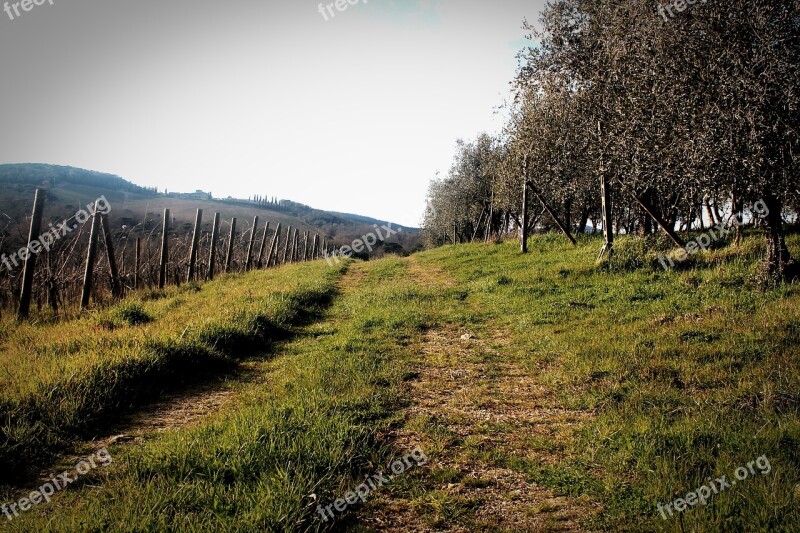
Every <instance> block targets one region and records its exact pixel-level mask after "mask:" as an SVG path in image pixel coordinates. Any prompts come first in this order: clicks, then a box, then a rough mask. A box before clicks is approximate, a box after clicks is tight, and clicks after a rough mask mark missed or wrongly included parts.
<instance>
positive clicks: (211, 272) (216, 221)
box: [206, 213, 219, 281]
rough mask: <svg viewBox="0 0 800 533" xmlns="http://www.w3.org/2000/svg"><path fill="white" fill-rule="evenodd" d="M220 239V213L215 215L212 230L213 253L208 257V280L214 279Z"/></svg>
mask: <svg viewBox="0 0 800 533" xmlns="http://www.w3.org/2000/svg"><path fill="white" fill-rule="evenodd" d="M218 239H219V213H214V227H213V228H212V230H211V252H209V255H208V273H207V274H206V279H207V280H208V281H211V280H212V279H214V261H215V260H216V257H217V240H218Z"/></svg>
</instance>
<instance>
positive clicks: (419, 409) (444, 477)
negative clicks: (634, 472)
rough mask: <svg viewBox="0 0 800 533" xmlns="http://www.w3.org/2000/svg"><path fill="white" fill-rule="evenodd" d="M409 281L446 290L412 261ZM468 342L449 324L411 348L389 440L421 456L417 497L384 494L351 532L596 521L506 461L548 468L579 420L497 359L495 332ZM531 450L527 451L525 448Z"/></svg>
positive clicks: (580, 505) (593, 508) (443, 281)
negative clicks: (404, 405)
mask: <svg viewBox="0 0 800 533" xmlns="http://www.w3.org/2000/svg"><path fill="white" fill-rule="evenodd" d="M409 273H410V274H411V275H412V276H413V278H414V282H416V283H420V284H423V285H428V286H431V284H438V285H439V286H441V287H450V286H453V285H454V284H453V282H452V280H450V279H449V278H448V277H447V275H446V273H445V272H443V271H441V270H440V269H437V268H433V267H431V268H428V267H426V266H423V265H421V264H420V263H418V262H417V261H416V260H415V259H413V258H412V259H411V264H410V267H409ZM484 335H485V336H486V337H488V338H485V339H482V338H477V337H476V336H475V335H474V334H473V333H472V332H469V331H467V330H465V329H463V328H461V327H459V326H458V325H448V326H443V327H441V328H439V329H436V330H432V331H428V332H427V333H426V334H425V335H424V336H423V337H422V339H421V340H420V342H419V343H418V344H417V345H415V346H414V347H413V349H414V350H415V352H416V354H417V356H416V360H415V363H414V364H415V367H416V373H417V375H418V378H417V379H416V380H414V381H412V382H410V383H409V384H408V389H407V394H408V397H409V399H410V400H411V406H410V407H409V408H408V409H407V410H406V412H405V413H404V418H405V423H404V424H403V427H402V428H401V429H398V430H397V431H395V432H394V433H393V434H392V435H390V438H392V439H394V441H395V442H396V443H397V447H398V448H399V449H413V448H414V447H415V446H418V445H421V446H422V448H423V449H424V450H429V451H430V453H429V455H430V456H431V457H432V460H431V463H429V464H428V465H427V466H426V469H427V470H426V474H425V479H424V482H423V483H424V486H425V493H424V494H422V495H413V496H409V495H408V494H405V493H401V491H392V490H391V489H390V490H387V491H384V492H382V493H380V494H378V495H377V496H376V497H375V500H373V501H372V503H371V504H370V505H368V506H367V507H365V508H364V509H363V510H362V511H361V512H360V514H359V517H358V518H359V523H360V526H359V528H358V529H362V528H366V529H369V530H380V531H449V532H461V531H476V530H483V531H485V530H499V531H583V530H584V529H582V525H581V524H582V521H583V520H584V519H586V518H588V517H591V516H592V515H594V514H596V513H598V512H600V508H599V506H597V505H596V504H594V503H592V502H591V501H588V500H582V499H575V498H568V497H560V496H556V495H554V494H553V492H552V491H550V490H548V489H546V488H544V487H541V486H538V485H536V484H533V483H531V482H530V481H529V480H528V479H526V476H525V474H524V473H521V472H520V471H519V469H516V470H514V469H511V468H509V466H508V464H509V463H513V462H514V460H515V459H519V460H521V461H533V462H537V463H538V464H551V465H552V464H557V463H558V462H559V459H560V458H559V457H558V453H557V452H553V451H548V449H550V448H556V449H557V446H555V447H552V446H542V445H536V444H537V443H540V444H541V443H550V444H552V443H557V442H558V441H559V440H561V439H566V438H569V437H570V435H571V433H572V432H573V431H574V430H575V429H576V428H577V427H578V425H579V424H580V423H581V422H582V421H585V420H586V419H587V417H588V416H589V415H588V414H587V413H584V412H579V411H567V410H564V409H560V408H558V407H557V405H558V404H557V401H556V398H555V397H554V396H553V395H552V393H551V392H550V391H548V390H547V389H546V388H544V387H543V386H541V385H540V384H539V383H538V382H537V380H536V379H535V377H534V376H532V375H531V374H530V373H529V372H528V371H527V370H525V369H524V368H522V367H521V366H520V365H519V364H517V363H515V362H513V361H510V360H509V357H507V356H505V355H504V354H503V347H504V346H507V344H508V340H507V339H508V335H506V334H504V332H502V331H491V333H490V334H484ZM532 448H533V449H532Z"/></svg>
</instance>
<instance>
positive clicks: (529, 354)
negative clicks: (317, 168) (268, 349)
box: [0, 236, 800, 532]
mask: <svg viewBox="0 0 800 533" xmlns="http://www.w3.org/2000/svg"><path fill="white" fill-rule="evenodd" d="M630 242H633V243H634V244H635V242H636V241H630ZM596 244H597V243H596V242H595V241H593V240H591V239H590V238H588V237H587V238H585V239H583V240H582V241H581V242H580V243H579V246H578V247H575V248H572V247H567V246H563V245H562V244H561V240H560V239H557V238H556V237H555V236H544V237H541V238H537V239H533V240H532V243H531V255H529V256H525V257H523V256H520V255H519V253H518V251H517V249H516V245H513V244H511V243H509V244H503V245H498V246H483V245H480V246H478V245H475V246H459V247H446V248H443V249H439V250H434V251H430V252H425V253H422V254H418V255H415V256H413V257H411V258H406V259H399V258H387V259H384V260H380V261H373V262H369V263H357V262H349V263H348V265H347V267H346V272H344V273H343V272H342V271H338V270H337V271H333V270H329V269H328V268H327V267H326V266H325V265H324V263H320V264H316V265H315V264H310V265H307V266H303V267H302V268H298V269H287V270H281V269H276V270H273V271H271V272H270V273H269V274H263V275H260V276H263V277H259V278H256V279H260V280H262V281H263V285H262V286H260V287H259V290H261V291H263V292H266V293H269V292H270V291H271V290H273V289H274V288H275V287H280V286H282V285H283V284H284V282H285V281H286V280H295V278H296V277H301V278H302V279H303V280H305V281H304V282H303V283H304V284H309V283H310V282H311V281H312V280H315V279H321V280H325V281H324V285H325V287H324V289H325V290H313V291H312V293H313V294H319V295H329V296H331V297H333V300H332V302H331V301H326V302H325V303H326V305H325V306H318V307H319V309H320V312H319V313H318V314H317V315H316V316H315V320H314V321H313V322H312V323H310V324H309V323H306V325H305V326H302V327H299V328H295V330H294V332H293V333H294V336H292V337H291V338H290V339H289V340H287V341H285V342H282V343H279V344H277V345H275V346H274V350H273V351H272V354H271V355H269V356H265V357H259V356H257V355H256V356H255V357H251V358H248V359H247V360H246V361H243V362H242V364H243V365H245V366H246V368H247V369H248V371H249V375H250V376H252V379H250V378H249V377H248V378H247V379H242V380H239V381H235V382H233V381H232V382H231V383H226V384H223V386H222V387H221V388H218V389H214V390H209V391H202V390H201V391H198V395H197V396H194V397H193V398H194V400H197V401H200V402H206V401H207V402H208V403H207V405H201V406H197V405H191V401H192V400H189V404H187V403H184V402H183V401H179V402H178V403H177V404H174V403H173V404H171V406H169V407H168V408H166V410H164V411H157V412H156V413H154V416H152V417H150V420H149V421H146V422H145V425H146V427H145V429H144V432H145V434H146V435H147V438H145V439H143V440H136V439H133V441H132V442H128V443H127V444H123V443H121V442H120V443H116V444H114V445H112V446H111V447H110V451H111V453H112V455H113V457H114V463H113V465H111V466H110V467H109V468H106V469H102V470H99V471H96V472H92V473H91V474H89V475H88V476H86V477H85V479H83V480H82V482H81V483H78V484H75V485H74V486H71V487H70V488H69V490H67V491H64V492H63V493H60V494H58V496H57V498H54V499H53V501H52V502H51V503H50V504H47V505H41V506H38V507H36V508H35V509H33V510H32V511H30V512H28V513H26V514H25V515H24V516H21V517H19V518H17V519H15V520H14V521H13V522H8V523H3V524H2V525H0V527H3V528H6V529H9V530H11V531H31V530H56V531H86V530H92V531H96V530H108V531H161V530H171V531H223V532H225V531H328V530H349V531H425V532H427V531H450V532H460V531H475V530H497V531H586V530H614V531H616V530H626V531H654V530H663V531H681V530H682V529H683V530H687V531H688V530H697V531H722V530H747V531H766V530H774V531H792V530H794V529H796V528H793V526H794V525H796V524H797V523H800V522H798V514H797V509H798V508H800V506H799V505H798V502H800V477H798V476H799V475H798V472H800V455H798V453H797V450H798V449H800V447H798V443H800V423H798V420H800V417H799V416H798V415H800V402H798V394H797V391H798V390H800V364H799V363H798V361H800V343H799V342H798V339H799V338H800V337H798V332H800V327H798V324H800V288H798V287H797V286H786V287H780V288H775V289H773V290H767V291H765V290H763V289H761V288H759V287H756V286H753V285H751V284H749V283H748V282H747V280H748V279H750V274H751V273H750V271H749V269H750V268H751V267H750V265H751V263H748V262H746V261H741V260H738V259H737V260H730V259H729V258H727V257H726V256H723V255H718V256H712V257H710V258H709V259H708V261H709V264H708V265H706V266H703V265H702V264H701V265H700V266H698V267H697V268H695V269H692V270H686V271H676V272H669V273H663V272H659V271H652V270H647V269H646V268H643V267H633V266H631V264H632V263H631V261H630V259H631V258H632V257H635V254H634V253H633V252H630V253H629V252H626V248H625V246H626V240H625V239H621V240H620V243H619V250H618V254H617V256H616V258H617V259H616V260H617V261H620V262H621V264H616V265H614V264H612V265H603V266H600V267H598V266H597V265H596V264H595V262H594V257H595V254H596ZM745 244H747V243H745ZM797 244H798V243H797V242H796V241H793V246H796V245H797ZM626 253H627V254H628V255H626ZM342 274H343V275H342ZM285 276H288V277H285ZM284 277H285V278H284ZM252 279H253V278H244V277H243V278H232V279H229V280H228V281H226V282H225V284H224V285H220V286H219V287H218V289H215V290H216V292H209V293H207V294H204V295H203V294H201V296H202V301H203V302H204V305H205V306H206V308H208V309H210V308H214V307H215V306H220V305H223V304H224V303H225V302H226V301H228V300H226V298H227V299H229V298H230V294H231V292H232V291H233V294H235V295H237V298H238V300H237V301H238V302H239V303H238V304H237V305H239V306H241V307H243V308H249V307H253V306H254V304H253V301H252V300H253V299H252V297H250V293H251V290H252V289H253V286H252V284H251V281H252ZM310 286H312V289H313V284H311V285H310ZM211 288H212V289H213V288H214V287H213V286H212V287H211ZM309 303H312V304H313V302H311V301H309ZM327 304H331V305H330V306H328V305H327ZM184 305H185V304H184ZM323 308H324V309H323ZM155 311H157V309H156V310H155ZM155 311H153V312H152V314H153V316H154V317H157V316H158V315H157V313H156V312H155ZM255 311H258V309H255ZM182 316H184V317H186V318H189V319H191V320H195V319H196V318H197V313H189V312H188V311H187V312H185V313H184V315H182ZM231 316H236V315H231ZM285 323H289V322H285ZM167 325H168V326H169V332H180V331H183V330H184V328H185V327H186V326H185V325H184V324H182V323H181V322H180V321H179V320H178V318H177V317H176V318H175V319H174V320H171V321H170V323H169V324H167ZM223 325H224V324H221V325H220V328H222V326H223ZM73 329H75V331H74V334H75V335H78V332H77V326H74V328H73ZM117 331H118V333H119V334H120V337H121V338H122V333H124V332H125V330H117ZM226 331H228V330H226V329H224V328H222V329H219V333H220V335H219V336H218V337H217V338H222V339H224V338H225V335H223V334H224V333H225V332H226ZM234 333H235V332H234ZM253 338H258V337H253ZM234 355H235V354H234ZM254 355H255V354H254ZM72 361H73V362H72V363H70V364H74V365H75V367H76V368H77V367H78V365H79V364H80V363H81V360H80V358H79V357H78V356H75V357H74V358H73V359H72ZM90 362H91V361H90ZM52 375H53V376H56V377H58V376H60V375H61V374H59V373H56V372H55V371H54V372H53V374H52ZM206 407H207V409H206ZM147 424H149V425H147ZM131 436H134V437H135V435H131ZM417 447H419V448H421V449H422V450H423V451H424V453H425V455H426V457H427V459H428V461H427V463H426V464H424V465H417V466H418V467H417V468H413V469H409V470H408V471H406V472H403V474H402V475H397V476H395V477H393V478H392V479H391V480H390V481H391V482H389V483H386V484H385V485H384V486H382V487H381V488H380V489H378V490H374V491H372V493H371V494H370V497H369V499H368V501H367V503H366V504H363V505H362V504H360V503H358V502H357V501H354V502H347V505H341V504H339V503H335V502H343V501H344V499H345V498H348V495H349V494H351V491H353V490H354V489H356V488H357V487H359V486H362V485H363V482H364V480H365V478H366V477H367V476H371V477H373V478H374V476H375V475H376V474H377V475H382V474H384V473H386V472H387V466H388V465H390V464H393V463H392V462H393V461H394V460H395V459H398V458H401V457H403V456H405V455H407V454H408V453H409V452H410V451H411V450H413V449H415V448H417ZM759 456H763V457H765V458H766V457H768V458H769V461H770V470H769V472H766V471H762V472H757V473H755V474H753V475H752V476H751V477H750V479H748V480H747V483H744V482H743V483H740V484H738V485H736V487H735V489H731V490H729V491H726V492H724V493H720V494H716V495H714V497H713V498H712V500H711V501H709V502H708V505H707V506H704V507H697V508H694V509H689V510H687V511H686V512H685V513H683V514H680V515H679V516H678V517H674V518H673V519H672V520H666V519H662V518H661V517H660V516H658V514H657V511H656V509H657V504H659V502H670V501H672V500H673V499H675V498H677V497H681V496H682V495H683V496H685V495H686V494H687V492H689V491H690V490H693V489H695V488H696V487H699V486H700V485H702V484H703V483H704V482H705V480H706V478H707V477H709V476H712V475H716V476H720V475H723V474H728V476H729V478H730V476H731V474H732V472H734V471H735V470H736V467H737V466H741V465H743V464H747V462H748V461H752V460H754V459H755V458H757V457H759ZM331 505H336V506H338V507H343V509H341V510H338V509H337V512H336V513H335V516H331V517H326V518H323V517H322V515H323V514H324V513H320V509H323V510H324V508H325V507H326V506H327V507H330V506H331ZM0 518H2V516H0Z"/></svg>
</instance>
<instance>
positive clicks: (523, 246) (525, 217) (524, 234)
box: [520, 181, 528, 254]
mask: <svg viewBox="0 0 800 533" xmlns="http://www.w3.org/2000/svg"><path fill="white" fill-rule="evenodd" d="M520 226H521V228H520V229H521V230H522V237H521V238H522V243H521V244H520V250H521V251H522V253H523V254H527V253H528V182H527V181H526V182H525V183H523V184H522V224H520Z"/></svg>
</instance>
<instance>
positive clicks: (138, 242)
mask: <svg viewBox="0 0 800 533" xmlns="http://www.w3.org/2000/svg"><path fill="white" fill-rule="evenodd" d="M134 256H135V257H134V260H133V290H136V289H138V288H139V268H141V262H142V238H141V237H136V251H135V254H134Z"/></svg>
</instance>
